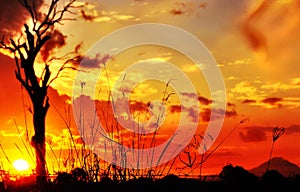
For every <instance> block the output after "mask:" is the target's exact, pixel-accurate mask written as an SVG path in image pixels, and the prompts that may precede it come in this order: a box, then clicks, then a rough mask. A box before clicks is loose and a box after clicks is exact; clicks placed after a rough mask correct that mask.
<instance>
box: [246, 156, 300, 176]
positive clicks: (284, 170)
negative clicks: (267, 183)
mask: <svg viewBox="0 0 300 192" xmlns="http://www.w3.org/2000/svg"><path fill="white" fill-rule="evenodd" d="M267 166H268V161H266V162H264V163H262V164H260V165H259V166H257V167H254V168H252V169H250V170H249V171H250V173H253V174H255V175H256V176H259V177H261V176H262V175H263V174H264V173H265V172H266V169H267ZM269 170H277V171H278V172H279V173H281V174H282V175H284V176H285V177H291V176H293V175H298V174H300V167H299V166H298V165H296V164H294V163H291V162H289V161H288V160H286V159H283V158H282V157H274V158H272V159H271V162H270V168H269Z"/></svg>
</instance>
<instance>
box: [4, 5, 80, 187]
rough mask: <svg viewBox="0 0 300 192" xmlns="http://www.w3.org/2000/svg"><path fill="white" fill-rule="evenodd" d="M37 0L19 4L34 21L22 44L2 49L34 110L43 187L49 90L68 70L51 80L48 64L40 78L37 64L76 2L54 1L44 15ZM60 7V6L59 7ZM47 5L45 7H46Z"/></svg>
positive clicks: (27, 27)
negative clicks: (9, 54)
mask: <svg viewBox="0 0 300 192" xmlns="http://www.w3.org/2000/svg"><path fill="white" fill-rule="evenodd" d="M36 2H37V1H35V0H19V3H20V4H21V5H22V6H23V7H24V8H25V9H26V10H27V11H28V12H29V14H30V17H31V21H30V22H31V23H30V25H28V24H24V27H25V31H24V33H22V36H21V38H20V39H19V40H14V39H13V38H11V39H10V43H6V42H4V38H3V39H2V41H1V48H3V49H7V50H10V51H11V52H12V53H13V54H14V59H15V64H16V70H15V76H16V79H17V80H18V81H19V82H20V83H21V85H22V86H23V87H24V88H25V90H26V91H27V93H28V95H29V97H30V100H31V102H32V106H33V111H32V112H33V126H34V133H35V134H34V136H33V137H32V138H31V145H32V146H33V147H34V149H35V153H36V174H37V175H36V181H37V183H38V184H43V183H45V182H46V181H47V177H46V176H47V175H46V174H47V173H46V168H45V164H46V161H45V154H46V147H45V120H46V114H47V111H48V109H49V107H50V104H49V98H48V95H47V90H48V88H49V85H50V83H51V82H52V81H53V80H54V79H56V78H57V77H58V76H59V73H60V72H61V71H62V70H63V69H65V68H68V67H66V66H65V64H66V63H65V64H63V66H62V67H61V68H60V70H59V71H58V72H57V74H55V75H54V78H51V72H52V71H51V70H50V68H49V64H47V62H45V66H44V71H43V73H42V75H41V76H40V77H38V76H37V73H36V70H35V68H34V64H35V62H36V61H37V60H36V58H37V56H38V54H39V53H40V52H41V50H42V48H43V47H44V46H45V44H46V42H48V41H49V40H50V39H51V37H52V35H53V34H54V32H57V30H56V29H54V25H56V24H60V23H61V22H62V21H64V20H69V19H68V18H65V14H66V13H71V14H74V13H73V12H71V11H70V9H71V8H74V6H73V5H74V2H75V0H69V1H68V2H67V3H66V4H64V5H59V0H51V1H50V2H49V4H47V8H48V9H47V11H46V12H45V13H41V12H39V10H38V8H37V6H36ZM60 4H61V3H60ZM45 5H46V4H45Z"/></svg>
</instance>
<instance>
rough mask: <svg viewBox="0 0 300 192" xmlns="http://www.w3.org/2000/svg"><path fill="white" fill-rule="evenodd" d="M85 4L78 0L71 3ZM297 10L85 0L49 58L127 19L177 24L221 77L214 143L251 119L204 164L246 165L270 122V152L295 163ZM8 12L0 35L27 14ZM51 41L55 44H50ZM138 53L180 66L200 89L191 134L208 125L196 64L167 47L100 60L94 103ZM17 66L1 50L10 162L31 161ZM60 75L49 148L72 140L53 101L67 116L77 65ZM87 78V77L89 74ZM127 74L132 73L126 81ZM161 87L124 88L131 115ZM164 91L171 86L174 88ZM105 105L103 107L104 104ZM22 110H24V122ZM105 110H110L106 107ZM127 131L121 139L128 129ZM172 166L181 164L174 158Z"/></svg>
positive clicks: (173, 114)
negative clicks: (220, 113) (221, 116)
mask: <svg viewBox="0 0 300 192" xmlns="http://www.w3.org/2000/svg"><path fill="white" fill-rule="evenodd" d="M84 2H85V1H80V2H78V4H81V3H82V4H83V3H84ZM7 6H8V5H7ZM299 9H300V4H299V3H298V1H296V0H276V1H272V2H271V3H269V1H263V0H262V1H246V0H241V1H233V0H228V1H222V0H211V1H200V0H191V1H171V0H164V1H151V0H124V1H122V2H118V1H106V0H101V1H98V0H97V1H92V0H90V1H88V5H87V6H85V8H83V9H82V10H81V11H79V12H78V15H77V16H76V17H77V20H76V21H66V22H64V25H62V26H58V29H59V31H60V32H61V33H62V34H64V35H66V37H63V36H61V35H60V32H57V37H58V38H62V39H63V40H64V41H65V42H64V43H62V44H61V45H59V46H58V45H57V44H58V43H57V42H54V44H53V45H52V47H51V51H49V56H50V57H51V56H52V55H64V53H67V52H70V51H73V50H74V48H75V47H76V46H78V45H80V50H79V52H80V54H83V55H84V54H85V53H86V52H87V51H88V50H89V49H90V48H91V47H92V46H93V44H95V43H96V42H97V41H98V40H99V39H101V38H102V37H104V36H105V35H107V34H109V33H110V32H113V31H115V30H117V29H120V28H121V27H125V26H130V25H133V24H141V23H148V22H151V23H163V24H170V25H174V26H177V27H180V28H182V29H184V30H186V31H188V32H189V33H191V34H193V35H195V36H196V37H197V38H198V39H199V40H201V41H202V42H203V43H204V44H205V46H206V47H207V48H208V49H209V51H210V52H211V54H212V55H213V57H214V58H215V60H216V62H217V64H218V67H219V69H220V71H221V72H222V75H223V78H224V83H225V87H226V103H227V109H226V117H225V120H224V124H223V127H222V130H221V132H220V134H219V137H218V138H217V140H216V141H215V144H214V145H213V146H212V148H214V147H215V146H216V145H217V144H218V143H219V142H221V140H222V139H223V138H224V137H225V136H226V135H227V134H228V133H229V132H230V130H232V128H233V127H235V126H236V125H237V124H239V122H240V121H241V120H242V119H244V118H248V119H249V120H248V121H247V122H245V123H243V124H240V125H239V126H238V128H237V129H236V130H235V131H234V132H233V133H232V135H231V136H230V137H229V138H228V139H227V140H226V141H225V142H224V143H223V144H222V145H221V147H220V148H219V149H218V150H217V151H216V152H215V153H214V155H213V156H211V157H210V158H209V159H208V160H207V162H205V163H204V164H203V172H204V173H218V172H220V170H221V168H222V166H224V165H226V164H227V163H232V164H235V165H241V166H243V167H245V168H247V169H250V168H252V167H254V166H256V165H258V164H260V163H261V162H263V161H266V160H267V159H268V156H269V152H270V148H271V144H272V128H273V127H275V126H283V127H285V128H287V132H286V134H285V135H284V136H283V137H282V138H280V139H279V140H278V141H277V142H276V145H275V148H274V153H273V156H274V157H275V156H282V157H283V158H285V159H288V160H290V161H291V162H294V163H296V164H298V165H300V157H299V152H300V147H299V145H298V144H297V141H298V138H299V136H300V120H299V112H300V76H299V74H300V71H299V68H298V67H297V64H298V63H299V62H300V59H299V57H298V56H297V53H298V52H299V49H300V47H299V45H300V42H299V41H300V39H299V38H297V34H299V32H300V25H299V24H300V16H299V13H300V12H299ZM2 14H3V15H1V18H4V17H9V13H2ZM13 19H15V20H13ZM10 20H13V21H10ZM10 20H9V19H7V20H5V19H2V20H0V22H1V26H7V25H10V24H7V22H11V23H12V24H11V27H9V26H8V27H3V30H1V33H4V34H7V33H8V32H10V31H11V32H13V31H19V30H20V27H21V25H19V24H18V23H20V22H25V20H24V18H22V21H20V18H10ZM4 24H5V25H4ZM13 34H14V33H13ZM1 35H2V34H1ZM62 39H60V40H62ZM116 41H118V40H116ZM55 43H56V44H55ZM64 44H65V45H64ZM53 46H54V48H59V49H53V50H52V48H53ZM55 46H56V47H55ZM49 49H50V48H49ZM43 55H45V54H43ZM42 59H43V57H41V58H40V59H39V62H40V63H42V62H43V61H42ZM145 60H151V61H152V62H158V61H159V62H161V61H168V62H171V63H173V64H175V65H176V66H177V67H179V68H180V69H181V70H182V71H183V72H185V73H186V75H187V77H188V78H189V79H190V80H191V82H192V83H193V84H194V86H195V87H196V90H197V93H198V94H199V97H198V100H199V105H200V111H199V112H200V113H199V115H198V116H199V118H200V119H199V122H200V123H199V129H198V132H201V131H203V130H205V128H206V126H207V121H208V118H209V116H208V115H209V112H210V109H211V105H210V104H211V101H210V100H211V94H210V92H209V90H208V85H207V82H206V81H205V78H204V77H203V75H201V72H199V70H197V69H196V70H195V69H194V68H193V65H194V63H193V62H192V61H190V60H189V59H188V58H186V57H185V56H184V55H182V54H181V53H179V52H178V51H176V50H172V49H170V48H166V47H161V46H154V45H151V46H149V45H147V46H138V47H134V48H131V49H128V50H126V51H124V52H122V53H120V54H119V55H114V56H113V59H112V60H110V61H109V62H108V63H107V72H108V76H109V79H110V82H109V83H108V82H107V78H106V76H105V75H102V76H101V77H100V78H99V81H98V86H100V87H97V89H96V90H100V89H101V93H100V94H99V95H98V96H99V97H98V99H99V100H102V101H100V103H101V102H102V104H101V105H100V106H101V107H105V104H106V103H105V102H103V100H106V99H107V98H108V94H107V93H108V89H109V86H112V85H114V83H115V82H116V80H117V78H118V75H120V74H121V72H122V71H123V70H124V69H125V68H126V67H128V66H130V65H132V64H133V63H137V62H143V61H145ZM96 64H97V63H96ZM59 65H60V63H59V62H57V63H54V64H53V68H52V69H53V70H54V71H55V70H57V69H58V66H59ZM14 67H15V66H14V63H13V60H12V59H10V58H9V57H8V56H5V54H4V55H3V54H1V55H0V78H1V79H0V88H1V90H2V91H1V93H0V103H1V108H0V114H1V115H0V128H1V130H0V144H1V145H2V146H3V149H4V151H5V153H6V154H7V156H8V157H9V159H10V160H11V161H13V160H14V159H17V158H25V159H27V160H28V161H29V163H31V166H33V162H32V160H31V159H30V157H28V153H27V152H26V150H25V148H24V145H23V143H22V139H23V140H24V141H25V142H27V141H26V134H25V133H26V128H25V127H26V124H25V123H27V126H28V131H29V137H31V136H32V135H33V129H32V124H31V114H30V103H29V100H28V99H29V98H28V96H27V95H26V93H25V92H24V93H23V96H22V90H21V88H20V85H19V84H18V82H17V81H16V80H15V78H14V72H13V70H14ZM41 67H42V66H41V65H36V69H37V71H38V73H41V70H40V69H41ZM93 67H97V66H87V68H88V69H89V70H91V74H92V73H93ZM91 74H90V75H91ZM64 75H67V76H68V77H67V78H61V79H58V80H57V81H55V82H54V83H53V85H52V88H51V89H50V90H49V95H50V99H51V100H50V101H51V105H52V108H50V111H49V114H48V117H47V138H48V143H49V146H50V145H51V147H52V149H53V150H54V151H55V153H56V155H57V154H58V153H59V151H60V149H63V148H64V147H66V148H67V147H68V146H69V145H67V144H66V142H65V141H63V139H62V138H69V134H68V129H67V126H66V125H65V123H64V121H63V120H62V118H61V117H60V115H59V113H58V112H57V111H56V110H55V109H54V107H53V106H55V107H56V108H57V109H58V111H59V112H60V113H61V114H62V115H63V117H64V118H65V119H66V118H72V116H73V114H72V109H71V108H70V107H71V106H70V105H69V104H70V103H71V102H70V101H71V99H70V97H71V96H72V89H73V83H74V77H75V75H76V73H75V72H74V71H65V73H64ZM166 76H167V75H166ZM92 77H93V76H92V75H91V76H90V78H92ZM130 82H131V81H130V80H129V82H128V83H129V84H130ZM88 85H89V84H88V82H87V85H86V86H85V88H84V91H85V93H88V92H90V91H92V90H91V87H89V86H88ZM164 87H165V84H163V83H158V82H154V81H147V82H143V83H140V84H138V86H136V87H135V88H134V90H133V92H132V94H131V96H130V100H131V101H133V103H131V109H132V111H135V113H133V114H137V116H139V115H141V114H144V115H145V114H146V119H147V115H149V111H148V110H147V108H146V107H148V106H147V103H148V102H149V101H152V100H161V99H162V97H163V93H162V90H163V89H164ZM168 91H169V92H172V89H171V88H170V89H169V90H168ZM95 94H96V95H97V93H95ZM22 97H23V100H24V104H25V106H24V108H23V102H22ZM179 104H180V103H179V100H178V95H177V96H176V95H174V96H171V97H170V100H168V102H167V103H166V109H167V111H168V113H167V117H166V123H165V124H163V126H162V127H161V135H162V136H161V138H160V139H162V141H161V142H163V141H165V139H166V138H170V137H171V133H173V132H174V127H176V124H177V123H178V118H179V117H180V110H179V108H178V106H179ZM107 106H109V107H110V105H107ZM107 106H106V107H107ZM68 108H69V109H70V111H69V113H70V114H69V115H68V114H66V111H67V110H66V109H68ZM23 110H25V114H26V121H25V117H24V112H23ZM106 113H107V114H111V113H110V112H107V111H106ZM102 115H103V114H102ZM99 117H101V114H99ZM191 117H192V115H191V114H185V115H184V118H191ZM102 119H104V118H102ZM14 120H15V121H16V123H17V125H18V127H19V131H20V133H18V129H17V128H16V126H15V123H14ZM141 121H143V120H141ZM112 124H113V123H112ZM70 127H71V130H72V132H73V134H74V135H76V136H75V139H76V142H77V141H78V142H79V136H78V135H77V134H78V131H77V128H76V125H75V123H74V121H73V118H72V120H71V124H70ZM124 135H126V133H124ZM126 137H127V139H128V137H129V136H126ZM125 140H126V139H125ZM17 146H19V147H20V148H21V151H19V150H18V149H17ZM49 146H48V148H47V149H48V152H47V157H48V158H49V159H52V160H53V158H54V156H53V153H52V152H51V149H50V148H49ZM22 152H23V154H22ZM0 158H1V161H2V164H4V167H5V169H9V170H11V169H12V167H11V166H8V164H9V163H8V162H7V160H6V159H5V156H4V154H3V151H1V152H0ZM198 158H200V157H198ZM52 164H55V163H52ZM52 164H51V165H50V164H49V166H52ZM178 166H179V167H180V166H181V165H180V163H178Z"/></svg>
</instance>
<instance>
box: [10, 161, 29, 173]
mask: <svg viewBox="0 0 300 192" xmlns="http://www.w3.org/2000/svg"><path fill="white" fill-rule="evenodd" d="M13 167H14V168H15V169H16V170H17V171H27V170H28V169H29V164H28V162H27V161H26V160H24V159H17V160H15V161H14V162H13Z"/></svg>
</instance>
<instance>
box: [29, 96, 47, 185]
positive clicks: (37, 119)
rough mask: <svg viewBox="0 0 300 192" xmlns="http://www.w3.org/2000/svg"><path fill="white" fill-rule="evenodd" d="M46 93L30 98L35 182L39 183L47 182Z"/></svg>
mask: <svg viewBox="0 0 300 192" xmlns="http://www.w3.org/2000/svg"><path fill="white" fill-rule="evenodd" d="M46 94H47V93H44V94H38V95H41V96H40V97H32V98H31V99H32V103H33V108H34V113H33V125H34V130H35V135H34V136H33V137H32V139H31V145H32V146H33V147H34V149H35V153H36V182H37V184H40V185H43V184H45V183H46V182H47V171H46V145H45V142H46V139H45V126H46V125H45V121H46V114H47V111H48V108H49V106H50V105H49V101H48V98H47V97H46Z"/></svg>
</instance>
